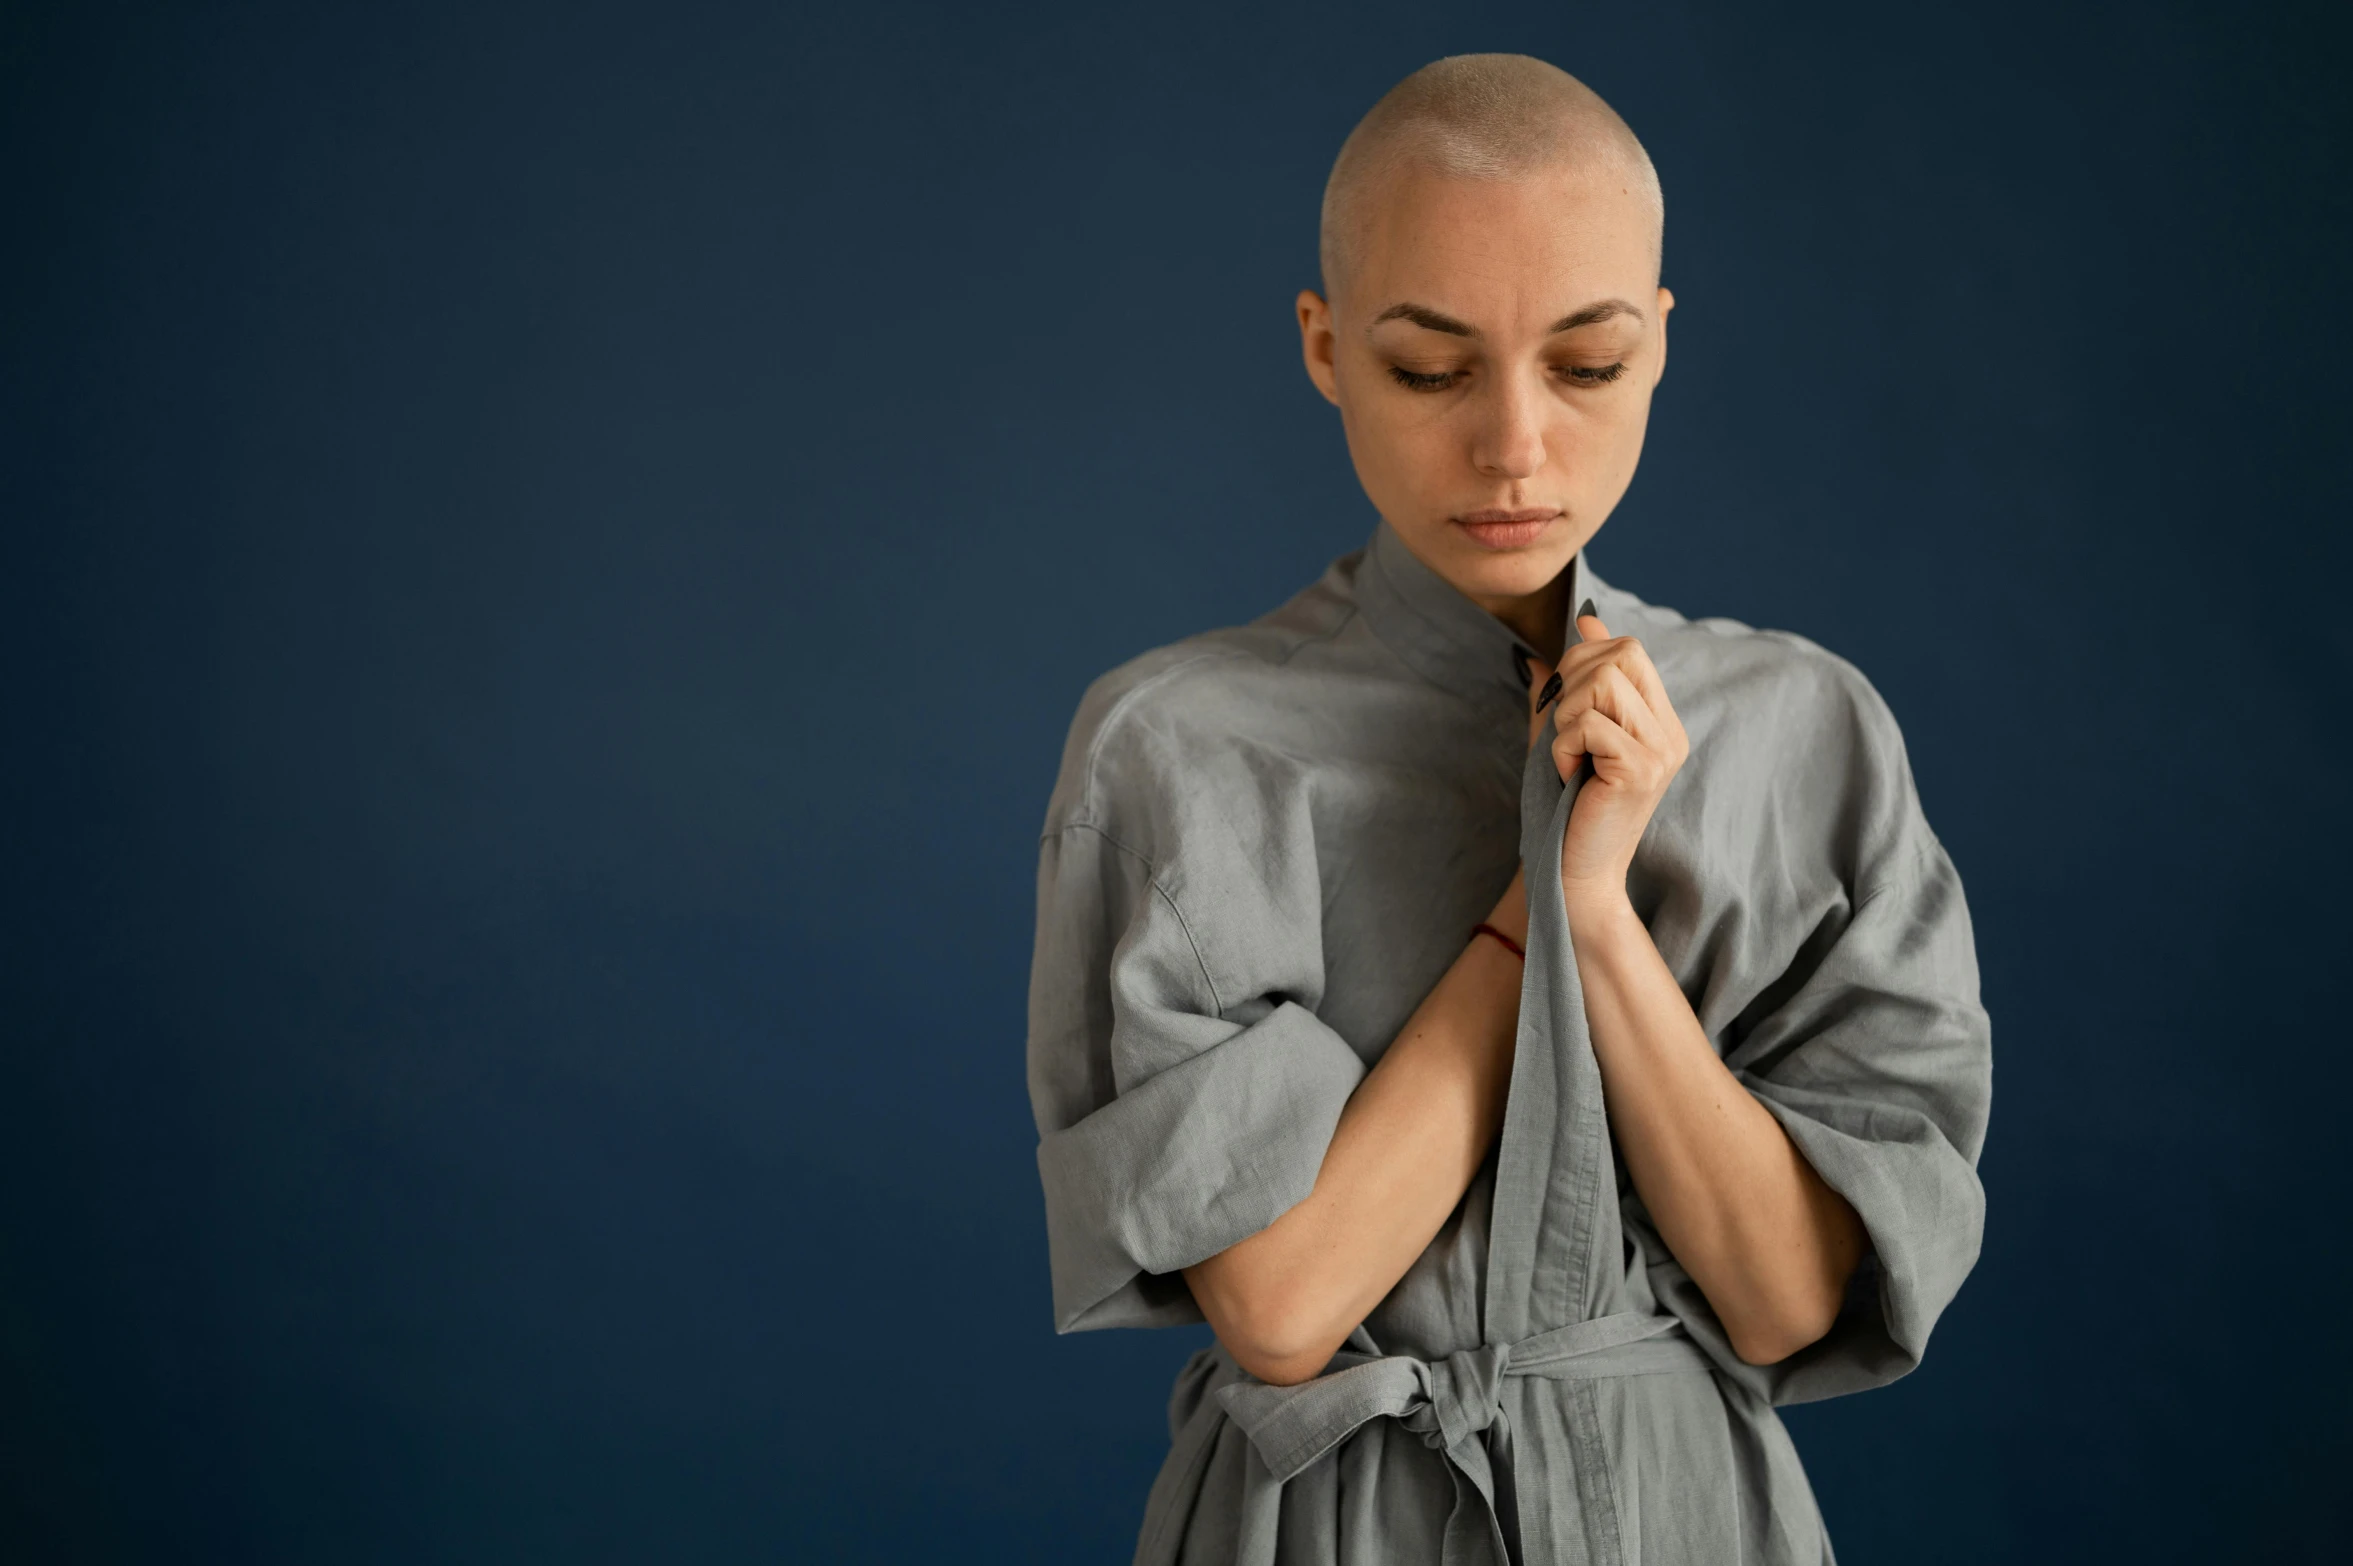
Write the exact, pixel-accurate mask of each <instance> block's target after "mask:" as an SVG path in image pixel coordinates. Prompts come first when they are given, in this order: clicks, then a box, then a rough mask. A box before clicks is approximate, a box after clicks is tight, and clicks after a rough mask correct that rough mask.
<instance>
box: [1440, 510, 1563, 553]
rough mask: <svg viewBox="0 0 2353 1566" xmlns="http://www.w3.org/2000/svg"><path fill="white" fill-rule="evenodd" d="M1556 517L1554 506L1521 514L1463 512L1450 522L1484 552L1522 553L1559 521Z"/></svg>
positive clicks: (1558, 515)
mask: <svg viewBox="0 0 2353 1566" xmlns="http://www.w3.org/2000/svg"><path fill="white" fill-rule="evenodd" d="M1560 514H1561V513H1560V509H1559V508H1558V507H1556V506H1543V507H1534V508H1531V509H1529V510H1525V511H1504V510H1497V509H1490V510H1486V511H1466V512H1464V513H1463V514H1462V515H1461V516H1459V517H1456V518H1455V519H1454V525H1455V526H1456V527H1459V528H1461V529H1462V530H1463V532H1464V533H1465V534H1467V535H1468V536H1469V537H1470V539H1471V541H1472V542H1473V543H1476V544H1479V545H1481V546H1482V547H1484V548H1488V549H1525V548H1526V547H1527V546H1528V545H1530V544H1533V543H1534V542H1536V540H1537V539H1538V538H1540V537H1542V536H1543V534H1544V530H1545V529H1546V528H1547V527H1550V526H1551V525H1552V524H1553V523H1554V522H1556V521H1558V520H1559V519H1560Z"/></svg>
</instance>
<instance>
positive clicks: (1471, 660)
mask: <svg viewBox="0 0 2353 1566" xmlns="http://www.w3.org/2000/svg"><path fill="white" fill-rule="evenodd" d="M1364 561H1365V563H1364V567H1363V569H1362V570H1360V571H1359V572H1358V573H1357V586H1356V600H1357V607H1358V608H1359V609H1360V610H1361V611H1362V612H1363V614H1364V617H1365V621H1366V623H1367V624H1369V625H1370V626H1371V627H1372V631H1373V634H1374V635H1375V636H1377V637H1379V638H1380V639H1381V641H1382V642H1383V644H1385V645H1386V646H1387V647H1388V648H1389V649H1390V650H1391V651H1392V652H1394V653H1396V654H1397V656H1398V657H1400V658H1402V659H1404V660H1405V661H1406V662H1407V663H1408V664H1409V665H1411V666H1412V667H1413V669H1414V671H1415V672H1416V673H1418V674H1420V675H1421V676H1422V677H1423V678H1425V679H1427V680H1429V681H1430V682H1431V683H1432V684H1434V685H1437V686H1439V687H1441V688H1443V689H1446V690H1450V691H1455V692H1457V693H1459V694H1461V695H1464V696H1469V697H1483V696H1486V695H1491V694H1493V693H1495V692H1497V691H1501V692H1505V693H1508V694H1509V695H1510V696H1511V697H1512V698H1513V699H1514V701H1515V702H1516V703H1520V704H1522V705H1524V703H1525V698H1523V697H1522V696H1521V692H1523V691H1525V690H1526V689H1527V688H1528V666H1527V664H1526V663H1525V662H1523V661H1522V660H1521V658H1520V654H1522V653H1529V654H1530V655H1531V656H1532V655H1533V649H1532V648H1530V647H1529V646H1528V645H1527V643H1525V642H1523V641H1521V640H1520V638H1519V635H1518V633H1517V632H1515V631H1513V630H1512V628H1511V627H1510V626H1508V625H1505V624H1504V623H1503V622H1502V621H1501V620H1498V619H1496V618H1495V616H1493V615H1491V614H1489V613H1488V612H1487V611H1486V610H1484V609H1482V608H1480V607H1479V606H1478V605H1477V604H1475V603H1473V602H1472V601H1471V600H1470V599H1468V598H1466V597H1464V596H1463V594H1462V592H1461V590H1460V589H1458V588H1456V587H1455V585H1454V584H1453V583H1451V582H1449V581H1447V580H1446V578H1444V577H1442V576H1440V575H1439V574H1438V573H1437V572H1435V571H1433V570H1431V569H1430V568H1429V567H1428V566H1426V565H1424V564H1422V562H1421V558H1420V557H1419V556H1417V555H1416V554H1415V553H1414V552H1413V551H1412V550H1411V549H1408V548H1407V547H1406V545H1405V540H1404V539H1402V538H1400V537H1398V536H1397V530H1396V529H1395V528H1393V527H1391V526H1390V525H1389V523H1388V519H1387V518H1383V519H1382V521H1381V523H1380V525H1379V526H1378V527H1376V528H1374V529H1373V537H1372V542H1371V543H1370V544H1368V545H1366V546H1365V552H1364ZM1567 570H1568V572H1569V598H1568V603H1569V609H1570V611H1571V612H1572V613H1574V612H1575V609H1576V606H1577V604H1578V603H1579V602H1580V601H1581V600H1582V599H1584V598H1586V597H1588V596H1590V595H1591V594H1592V593H1593V591H1594V589H1595V588H1596V587H1597V586H1598V585H1599V584H1598V583H1597V582H1595V581H1594V579H1593V575H1592V573H1591V572H1590V571H1588V570H1587V569H1586V566H1585V551H1584V550H1582V549H1580V550H1578V551H1577V553H1576V556H1575V558H1573V559H1572V560H1570V562H1569V564H1568V566H1567Z"/></svg>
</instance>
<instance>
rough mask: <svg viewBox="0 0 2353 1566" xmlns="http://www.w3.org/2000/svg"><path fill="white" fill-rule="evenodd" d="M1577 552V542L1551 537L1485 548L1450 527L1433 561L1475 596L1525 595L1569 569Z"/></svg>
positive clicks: (1468, 592)
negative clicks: (1514, 546) (1519, 545)
mask: <svg viewBox="0 0 2353 1566" xmlns="http://www.w3.org/2000/svg"><path fill="white" fill-rule="evenodd" d="M1564 531H1565V530H1564ZM1576 553H1577V551H1576V548H1575V546H1574V545H1573V544H1565V543H1553V542H1551V541H1550V540H1547V541H1546V542H1544V543H1541V544H1532V545H1530V546H1529V547H1527V548H1526V549H1509V550H1495V549H1485V548H1482V547H1480V546H1479V545H1477V544H1475V543H1472V542H1471V541H1470V540H1469V539H1466V538H1464V537H1463V536H1462V535H1461V534H1459V533H1457V532H1455V531H1454V530H1453V529H1452V528H1448V529H1447V530H1446V537H1445V540H1444V548H1443V549H1442V550H1441V551H1440V552H1439V558H1438V559H1437V560H1434V561H1432V562H1431V564H1432V565H1433V566H1434V567H1436V568H1437V570H1438V574H1439V575H1441V576H1443V577H1445V578H1446V580H1447V581H1449V582H1451V583H1453V584H1454V586H1455V587H1456V588H1457V589H1458V590H1459V591H1461V592H1464V593H1467V594H1469V595H1470V596H1472V597H1474V598H1525V597H1527V596H1528V595H1529V594H1530V593H1534V592H1540V591H1542V590H1543V589H1544V588H1545V587H1546V586H1547V585H1548V584H1549V583H1550V582H1551V581H1552V580H1553V578H1555V577H1557V576H1559V575H1560V574H1561V572H1562V571H1564V570H1566V569H1567V568H1568V564H1569V561H1570V560H1571V559H1573V558H1574V557H1575V556H1576Z"/></svg>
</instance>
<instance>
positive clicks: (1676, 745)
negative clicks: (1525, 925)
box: [1528, 604, 1691, 920]
mask: <svg viewBox="0 0 2353 1566" xmlns="http://www.w3.org/2000/svg"><path fill="white" fill-rule="evenodd" d="M1583 607H1584V608H1585V609H1586V610H1587V611H1588V612H1586V613H1582V614H1580V615H1578V616H1577V618H1576V620H1575V621H1574V622H1573V623H1574V624H1575V626H1576V629H1577V634H1578V636H1579V637H1580V638H1582V639H1581V640H1579V641H1578V642H1576V643H1574V644H1572V645H1571V646H1570V648H1569V650H1568V653H1567V655H1566V656H1564V657H1563V658H1562V659H1561V661H1560V668H1559V670H1558V671H1557V674H1556V675H1555V676H1553V677H1552V678H1546V677H1544V676H1543V675H1542V674H1541V673H1539V677H1538V678H1537V679H1536V680H1535V682H1534V685H1533V688H1532V689H1531V690H1530V692H1529V701H1530V707H1529V714H1528V721H1529V725H1530V727H1531V729H1532V730H1534V729H1539V728H1541V726H1542V723H1543V715H1544V709H1545V707H1546V706H1547V705H1549V704H1551V703H1553V702H1557V703H1558V705H1559V710H1558V712H1557V713H1556V714H1555V717H1554V720H1553V721H1554V725H1555V728H1556V730H1557V732H1556V734H1555V736H1554V738H1553V742H1552V761H1553V765H1554V766H1555V767H1557V768H1559V769H1560V775H1561V781H1562V782H1564V783H1565V782H1568V781H1569V780H1570V779H1572V778H1574V777H1575V776H1576V775H1577V768H1578V766H1579V765H1580V764H1581V763H1583V762H1584V761H1585V760H1586V758H1588V757H1590V758H1592V761H1593V776H1592V777H1591V778H1589V779H1587V780H1586V783H1585V786H1584V787H1583V788H1581V789H1579V790H1578V791H1577V802H1576V803H1575V804H1574V805H1572V806H1571V807H1570V809H1569V829H1568V833H1567V835H1566V836H1565V837H1563V838H1562V839H1561V893H1562V896H1563V897H1564V898H1565V899H1566V901H1567V903H1568V909H1569V913H1570V915H1571V917H1572V920H1573V919H1574V917H1575V916H1576V915H1577V913H1578V912H1579V910H1580V909H1581V908H1584V909H1592V910H1595V911H1604V910H1608V909H1611V908H1613V907H1614V906H1615V905H1617V904H1622V903H1623V902H1624V901H1625V897H1626V871H1627V869H1628V867H1629V866H1631V865H1632V864H1633V863H1634V849H1635V847H1636V845H1638V844H1639V843H1640V842H1641V841H1642V833H1643V829H1644V828H1645V827H1647V826H1649V825H1650V818H1651V813H1652V812H1653V811H1655V810H1656V809H1657V808H1658V803H1659V800H1660V799H1661V798H1662V797H1664V796H1665V794H1666V792H1667V785H1668V784H1669V783H1672V782H1673V781H1674V780H1675V774H1676V773H1677V772H1678V771H1680V770H1681V769H1682V766H1683V761H1684V758H1685V757H1687V756H1689V755H1690V754H1691V741H1690V740H1689V739H1688V738H1686V737H1685V735H1684V733H1683V721H1682V720H1681V719H1680V718H1678V717H1676V716H1675V708H1674V704H1673V703H1671V702H1669V701H1668V700H1667V688H1666V686H1665V685H1663V684H1661V683H1660V681H1659V671H1658V669H1657V668H1656V667H1655V666H1654V665H1653V664H1652V663H1651V661H1650V654H1649V653H1647V652H1645V651H1644V650H1643V647H1642V643H1641V642H1639V641H1637V640H1635V639H1634V638H1633V637H1631V636H1612V635H1610V633H1609V627H1608V626H1606V625H1604V624H1602V623H1601V617H1600V616H1599V615H1596V614H1593V613H1591V612H1590V609H1591V605H1590V604H1587V605H1585V606H1583ZM1555 679H1557V681H1558V686H1557V693H1556V688H1555V685H1554V680H1555ZM1531 737H1532V736H1531Z"/></svg>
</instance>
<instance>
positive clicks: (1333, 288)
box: [1321, 54, 1666, 299]
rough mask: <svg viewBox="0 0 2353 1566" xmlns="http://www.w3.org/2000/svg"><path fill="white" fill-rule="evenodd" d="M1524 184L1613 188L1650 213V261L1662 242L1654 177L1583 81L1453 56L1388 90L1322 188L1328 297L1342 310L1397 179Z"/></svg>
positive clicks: (1511, 57) (1517, 62)
mask: <svg viewBox="0 0 2353 1566" xmlns="http://www.w3.org/2000/svg"><path fill="white" fill-rule="evenodd" d="M1417 168H1418V169H1427V170H1429V171H1431V172H1434V173H1438V174H1442V175H1446V176H1449V177H1452V178H1457V179H1496V180H1508V179H1524V178H1526V177H1528V176H1530V175H1533V174H1539V173H1549V172H1551V171H1554V170H1557V169H1568V170H1572V171H1576V172H1579V173H1590V174H1592V175H1594V176H1596V177H1600V178H1615V179H1618V180H1621V181H1623V182H1624V183H1625V186H1626V188H1628V189H1630V190H1632V191H1633V192H1634V194H1635V195H1636V196H1637V197H1638V198H1639V199H1640V200H1642V201H1643V202H1644V204H1645V205H1646V206H1647V207H1648V208H1649V210H1650V213H1651V219H1650V221H1651V225H1652V227H1651V254H1652V256H1653V257H1654V258H1655V257H1656V256H1657V255H1658V253H1659V249H1660V245H1661V244H1662V242H1663V239H1664V233H1665V226H1666V201H1665V198H1664V196H1663V195H1662V194H1661V192H1660V190H1659V176H1658V171H1657V170H1656V169H1654V168H1653V167H1651V162H1650V154H1649V153H1647V152H1645V151H1643V150H1642V143H1641V142H1640V141H1637V140H1636V139H1635V136H1634V132H1633V131H1632V130H1630V129H1628V128H1627V125H1626V122H1625V121H1624V120H1622V119H1620V118H1618V114H1617V111H1616V110H1614V109H1612V108H1611V107H1610V106H1609V105H1608V104H1606V103H1604V102H1602V101H1601V97H1600V95H1599V94H1598V93H1596V92H1594V90H1593V89H1592V88H1590V87H1588V86H1586V85H1585V84H1584V83H1583V82H1581V81H1579V80H1577V78H1575V77H1574V76H1571V75H1570V74H1569V73H1568V72H1566V71H1564V70H1562V69H1561V68H1560V67H1559V66H1556V65H1548V64H1546V63H1545V62H1544V61H1542V60H1538V59H1533V58H1531V57H1530V56H1528V55H1524V54H1457V55H1450V56H1448V57H1447V58H1446V59H1443V60H1434V61H1432V62H1431V63H1430V64H1428V65H1425V66H1423V67H1422V68H1421V69H1420V70H1418V71H1416V72H1414V73H1413V74H1412V75H1411V76H1408V77H1407V78H1406V79H1405V80H1403V81H1401V82H1399V83H1398V84H1397V85H1396V86H1394V87H1392V88H1390V89H1389V90H1388V92H1387V93H1385V94H1383V95H1382V98H1381V101H1380V102H1378V103H1376V104H1374V105H1373V106H1372V110H1371V112H1370V113H1368V114H1366V115H1365V117H1364V118H1363V119H1361V120H1359V121H1358V122H1357V124H1356V129H1355V130H1353V131H1350V132H1349V133H1348V139H1347V140H1346V141H1345V142H1343V143H1341V145H1340V156H1339V157H1338V159H1337V160H1335V161H1334V162H1333V164H1332V177H1331V178H1330V179H1329V180H1328V181H1326V182H1325V184H1324V210H1323V234H1322V245H1321V249H1322V260H1323V272H1324V297H1325V298H1326V299H1337V298H1338V297H1339V291H1340V289H1342V288H1343V287H1345V286H1346V283H1347V279H1348V275H1349V272H1350V270H1351V268H1352V267H1353V265H1354V263H1355V260H1356V257H1357V255H1358V254H1359V252H1360V251H1361V249H1362V245H1363V240H1364V234H1365V230H1366V228H1367V227H1368V226H1369V218H1370V214H1371V212H1372V211H1373V210H1374V207H1375V205H1376V204H1377V203H1378V202H1379V200H1380V198H1381V193H1382V191H1383V190H1384V189H1386V188H1387V186H1388V185H1389V183H1390V182H1391V181H1392V180H1393V179H1395V178H1396V177H1397V176H1398V175H1399V174H1401V173H1403V172H1405V171H1406V170H1409V169H1417Z"/></svg>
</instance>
